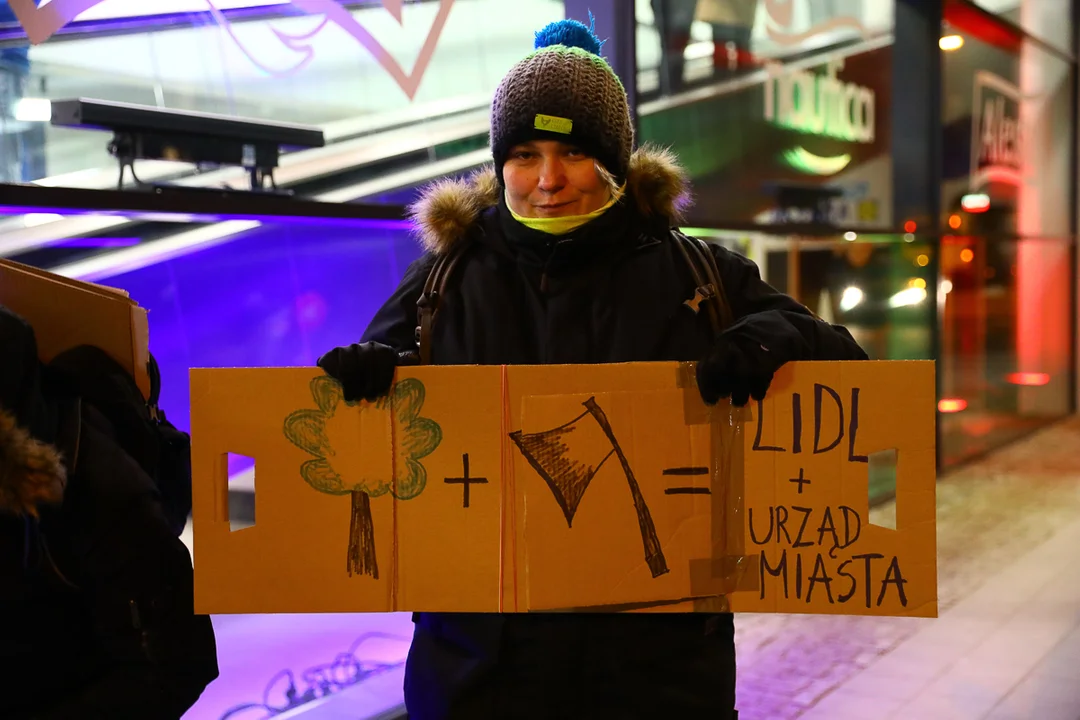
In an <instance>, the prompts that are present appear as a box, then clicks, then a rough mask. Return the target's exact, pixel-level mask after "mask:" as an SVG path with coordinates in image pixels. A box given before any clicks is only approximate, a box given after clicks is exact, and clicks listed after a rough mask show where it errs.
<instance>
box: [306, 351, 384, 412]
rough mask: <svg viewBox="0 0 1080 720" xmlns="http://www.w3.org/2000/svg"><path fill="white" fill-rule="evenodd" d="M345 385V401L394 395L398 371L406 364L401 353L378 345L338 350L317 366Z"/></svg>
mask: <svg viewBox="0 0 1080 720" xmlns="http://www.w3.org/2000/svg"><path fill="white" fill-rule="evenodd" d="M317 364H318V366H319V367H320V368H322V369H323V371H325V372H326V374H327V375H329V376H330V377H332V378H334V379H335V380H337V381H338V382H340V383H341V390H342V394H343V395H344V396H345V402H350V403H351V402H356V401H358V400H367V401H369V402H370V401H373V400H377V399H379V398H380V397H383V396H384V395H386V394H387V393H389V392H390V386H391V384H392V383H393V382H394V370H395V369H396V368H397V366H398V365H403V364H405V362H404V359H403V358H401V357H399V355H398V352H397V350H395V349H394V348H392V347H390V346H389V345H383V344H381V343H377V342H366V343H353V344H352V345H346V346H344V347H336V348H334V349H333V350H331V351H330V352H328V353H326V354H325V355H323V356H322V357H321V358H319V362H318V363H317Z"/></svg>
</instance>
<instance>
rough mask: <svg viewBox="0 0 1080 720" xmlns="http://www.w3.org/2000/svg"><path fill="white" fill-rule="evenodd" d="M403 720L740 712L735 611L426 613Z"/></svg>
mask: <svg viewBox="0 0 1080 720" xmlns="http://www.w3.org/2000/svg"><path fill="white" fill-rule="evenodd" d="M405 703H406V707H407V709H408V713H409V719H410V720H459V719H460V720H465V719H466V718H467V719H468V720H487V719H488V718H491V719H494V718H498V719H499V720H532V719H533V718H556V717H557V718H570V719H581V720H593V719H594V718H595V719H596V720H600V719H601V718H603V719H604V720H623V719H625V720H636V719H637V718H642V719H644V718H650V719H652V718H673V719H674V718H702V719H704V720H710V719H715V720H731V719H732V718H734V717H735V714H734V706H735V641H734V626H733V623H732V616H731V615H704V614H695V615H690V614H685V615H683V614H680V615H670V614H667V615H665V614H619V615H612V614H530V615H504V616H500V615H462V614H427V613H425V614H422V615H420V617H419V618H418V622H417V627H416V633H415V635H414V638H413V645H412V648H411V649H410V652H409V660H408V664H407V667H406V675H405Z"/></svg>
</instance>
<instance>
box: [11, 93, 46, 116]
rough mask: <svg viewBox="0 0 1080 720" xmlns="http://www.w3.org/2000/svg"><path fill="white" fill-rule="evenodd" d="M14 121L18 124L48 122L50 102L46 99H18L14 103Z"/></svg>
mask: <svg viewBox="0 0 1080 720" xmlns="http://www.w3.org/2000/svg"><path fill="white" fill-rule="evenodd" d="M15 119H16V120H18V121H19V122H49V120H51V119H52V102H51V101H50V100H49V99H48V98H37V97H24V98H19V99H18V100H16V101H15Z"/></svg>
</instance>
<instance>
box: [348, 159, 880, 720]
mask: <svg viewBox="0 0 1080 720" xmlns="http://www.w3.org/2000/svg"><path fill="white" fill-rule="evenodd" d="M686 198H687V183H686V180H685V177H684V174H683V171H682V170H681V168H679V166H678V165H677V164H676V162H675V161H674V159H673V157H672V156H671V155H669V154H667V153H666V152H662V151H656V150H648V149H643V150H638V151H637V152H636V153H635V154H634V157H633V160H632V162H631V169H630V172H629V175H628V180H627V192H626V196H625V197H624V198H623V199H622V200H621V201H620V202H619V203H618V204H616V205H615V206H614V207H613V208H612V209H611V210H609V211H608V212H607V213H605V214H604V215H602V216H600V217H599V218H597V219H595V220H593V221H591V222H590V223H588V224H586V225H585V226H583V227H581V228H579V229H578V230H575V231H573V232H572V233H570V234H568V235H564V236H559V237H554V236H551V235H548V234H545V233H542V232H539V231H534V230H531V229H529V228H526V227H525V226H523V225H522V224H520V223H518V222H517V221H515V220H514V219H513V217H512V216H511V215H510V213H509V211H508V209H507V207H506V205H505V200H504V199H503V193H502V189H501V188H500V187H499V186H498V184H497V183H496V181H495V176H494V172H493V171H492V170H490V169H488V170H485V171H482V172H480V173H479V174H477V175H475V176H474V177H473V178H471V179H469V180H467V181H460V180H444V181H440V182H439V183H438V184H436V185H434V186H433V187H432V188H430V189H429V190H428V191H427V192H426V193H425V195H424V196H423V198H422V199H421V200H420V201H419V202H418V203H417V205H416V206H415V207H414V214H415V220H416V222H417V225H418V227H419V229H420V232H421V236H422V240H423V242H424V244H425V247H426V250H427V251H426V252H425V254H424V255H423V256H422V257H421V258H420V259H418V260H417V261H416V262H414V263H413V264H412V265H411V266H410V267H409V268H408V270H407V271H406V273H405V277H404V279H403V280H402V282H401V284H400V286H399V287H398V289H397V290H396V292H395V293H394V294H393V295H392V296H391V298H390V299H389V300H388V301H387V302H386V304H385V305H384V306H383V307H382V308H381V309H380V310H379V311H378V312H377V313H376V315H375V317H374V318H373V319H372V321H371V323H370V325H369V327H368V329H367V331H366V332H365V333H364V337H363V340H364V341H377V342H380V343H384V344H386V345H390V346H392V347H394V348H396V349H397V350H399V351H401V352H407V351H413V350H415V349H416V346H415V335H414V329H415V328H416V325H417V306H416V302H417V298H418V297H419V295H420V293H421V289H422V286H423V284H424V282H425V279H426V278H427V275H428V272H429V270H430V269H431V267H432V265H433V264H434V261H435V258H436V257H437V256H438V255H439V254H442V253H445V252H446V251H447V250H448V249H449V248H450V247H452V246H453V245H454V244H455V243H463V242H464V243H469V246H468V249H467V250H466V254H465V255H464V256H463V257H462V259H461V261H460V263H459V264H458V266H457V268H456V270H455V272H454V276H453V278H452V280H451V281H450V283H449V288H448V290H447V292H446V293H445V295H444V297H442V298H440V305H439V310H438V314H437V316H436V319H435V324H434V329H433V332H432V335H431V337H432V355H431V357H432V362H433V363H435V364H473V363H476V364H492V365H494V364H544V363H617V362H631V361H658V360H680V361H688V360H699V359H701V358H702V357H703V356H704V355H705V354H706V353H707V352H708V350H709V348H710V346H711V345H712V343H713V339H714V338H713V331H712V328H711V326H710V324H709V321H708V318H707V314H706V313H705V312H701V313H695V312H694V311H693V310H692V309H691V308H690V307H688V305H687V304H685V301H687V300H690V299H691V298H692V297H693V296H694V290H695V283H694V282H693V280H692V276H691V273H690V270H689V269H688V267H687V265H686V262H685V260H684V259H683V258H682V256H681V255H680V254H679V251H678V250H677V248H676V247H675V241H674V240H673V235H672V233H673V231H674V230H673V228H674V226H675V224H676V223H677V221H678V218H679V212H680V209H681V208H682V207H683V206H684V205H685V203H686ZM712 252H713V253H714V255H715V257H716V261H717V263H718V266H719V270H720V274H721V280H722V283H723V285H724V288H725V290H726V295H727V297H728V301H729V303H730V305H731V308H732V310H733V313H734V315H735V324H734V325H733V326H732V328H731V330H729V332H743V333H747V334H748V335H750V336H752V337H754V338H757V339H760V340H761V341H762V342H763V343H767V344H768V345H769V346H770V349H771V350H773V351H774V352H776V353H777V354H779V355H782V356H783V357H785V358H787V359H788V360H845V359H866V354H865V353H864V352H863V351H862V350H861V349H860V348H859V347H858V345H857V344H856V343H855V342H854V340H853V339H852V338H851V336H850V335H849V334H848V332H847V331H846V330H845V329H843V328H839V327H835V326H832V325H829V324H828V323H825V322H823V321H820V320H818V319H816V318H815V317H814V316H813V315H812V314H811V313H810V312H809V311H808V310H807V309H806V308H805V307H803V306H802V305H800V304H799V303H797V302H796V301H794V300H793V299H791V298H790V297H788V296H786V295H783V294H781V293H779V292H777V291H776V290H774V289H773V288H771V287H769V286H768V285H767V284H765V283H764V282H763V281H762V280H761V277H760V275H759V272H758V269H757V267H756V266H755V265H754V264H753V263H752V262H751V261H749V260H748V259H746V258H744V257H742V256H739V255H737V254H735V253H732V252H730V251H728V250H726V249H724V248H722V247H719V246H712ZM416 621H417V628H416V636H415V639H414V642H413V648H412V651H411V653H410V658H409V665H408V674H407V678H406V703H407V706H408V710H409V716H410V718H415V720H430V719H434V718H437V719H439V720H443V719H444V718H458V717H461V718H465V717H468V718H473V719H474V720H475V719H480V718H489V717H491V718H494V717H533V716H534V715H532V714H529V713H530V712H532V713H535V716H536V717H619V718H626V717H650V718H655V717H727V716H728V715H727V714H726V713H729V712H730V709H731V707H732V705H733V703H734V699H733V698H734V639H733V630H732V623H731V616H730V615H720V616H705V615H700V614H699V615H674V616H671V615H654V614H647V615H641V614H622V615H615V616H612V615H597V614H585V615H571V614H562V615H517V616H510V615H505V616H500V615H462V614H434V613H422V614H419V615H418V616H417V617H416ZM590 713H593V714H590Z"/></svg>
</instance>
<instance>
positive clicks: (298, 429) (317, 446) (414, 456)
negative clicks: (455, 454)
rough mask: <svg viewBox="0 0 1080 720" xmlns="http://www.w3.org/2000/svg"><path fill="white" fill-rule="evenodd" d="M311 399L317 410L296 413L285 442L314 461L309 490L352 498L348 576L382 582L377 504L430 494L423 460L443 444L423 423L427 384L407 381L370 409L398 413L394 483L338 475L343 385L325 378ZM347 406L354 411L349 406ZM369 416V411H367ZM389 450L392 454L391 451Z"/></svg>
mask: <svg viewBox="0 0 1080 720" xmlns="http://www.w3.org/2000/svg"><path fill="white" fill-rule="evenodd" d="M310 387H311V395H312V397H313V398H314V399H315V404H316V405H317V406H318V408H317V409H303V410H296V411H295V412H292V413H290V414H289V416H288V417H287V418H285V437H286V438H287V439H288V440H289V442H291V443H292V444H293V445H296V446H297V447H298V448H300V449H301V450H303V451H305V452H307V453H309V454H310V455H313V456H314V457H315V458H316V459H315V460H308V461H307V462H305V463H304V464H303V465H302V466H301V467H300V475H301V476H302V477H303V478H304V480H305V481H306V482H307V484H308V485H310V486H311V487H313V488H315V489H316V490H318V491H319V492H323V493H327V494H329V495H351V496H352V520H351V522H350V524H349V549H348V571H349V576H350V577H351V576H352V574H353V573H357V574H363V575H370V576H371V577H373V578H375V579H376V580H377V579H378V578H379V566H378V562H377V559H376V555H375V524H374V520H373V518H372V516H371V498H373V497H379V496H380V495H385V494H387V493H390V494H391V495H393V496H394V497H396V498H397V499H398V500H411V499H413V498H415V497H416V496H417V495H419V494H420V493H421V492H423V491H424V487H425V486H426V485H427V469H426V468H424V466H423V464H421V462H420V460H421V459H422V458H424V457H427V456H428V455H430V454H431V453H432V452H434V451H435V448H437V447H439V443H441V442H442V428H441V427H439V424H438V423H436V422H435V421H434V420H432V419H430V418H425V417H420V410H421V408H423V406H424V397H425V390H424V384H423V383H422V382H421V381H420V380H417V379H416V378H406V379H405V380H402V381H400V382H398V383H395V384H394V387H393V388H392V389H391V391H390V393H389V394H388V395H387V396H386V397H384V398H380V399H379V400H378V401H376V402H375V403H372V404H371V405H370V406H369V407H372V408H374V409H378V410H385V409H386V408H387V407H389V409H390V412H391V413H393V418H394V423H395V424H394V427H395V438H394V440H395V442H394V448H393V451H394V453H395V458H394V464H393V468H394V477H392V478H389V477H385V478H372V477H362V478H345V477H342V475H341V473H339V472H338V471H337V470H335V469H334V457H335V456H336V454H337V453H336V451H335V449H334V448H333V447H332V446H331V443H330V439H329V435H328V433H327V430H326V425H327V422H328V421H329V420H330V419H331V418H333V417H334V414H335V413H336V412H337V410H338V408H339V407H340V406H341V404H342V403H343V402H344V397H343V395H342V393H341V385H340V384H339V383H338V382H337V381H336V380H334V379H333V378H331V377H327V376H325V375H323V376H319V377H316V378H314V379H313V380H312V381H311V385H310ZM345 404H346V406H350V405H352V404H351V403H345ZM362 412H363V410H362ZM388 450H389V448H388Z"/></svg>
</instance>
